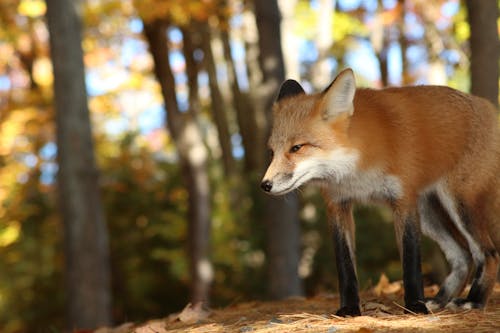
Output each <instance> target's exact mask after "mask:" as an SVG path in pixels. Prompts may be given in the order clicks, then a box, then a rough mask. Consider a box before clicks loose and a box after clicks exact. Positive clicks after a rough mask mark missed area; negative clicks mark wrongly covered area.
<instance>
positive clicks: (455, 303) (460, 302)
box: [446, 298, 484, 311]
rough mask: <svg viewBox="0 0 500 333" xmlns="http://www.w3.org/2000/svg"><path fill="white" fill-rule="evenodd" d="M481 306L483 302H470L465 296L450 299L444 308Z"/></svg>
mask: <svg viewBox="0 0 500 333" xmlns="http://www.w3.org/2000/svg"><path fill="white" fill-rule="evenodd" d="M483 307H484V304H482V303H477V302H472V301H470V300H468V299H467V298H454V299H452V300H451V302H449V303H448V304H446V308H447V309H448V310H452V311H457V310H459V309H462V310H472V309H482V308H483Z"/></svg>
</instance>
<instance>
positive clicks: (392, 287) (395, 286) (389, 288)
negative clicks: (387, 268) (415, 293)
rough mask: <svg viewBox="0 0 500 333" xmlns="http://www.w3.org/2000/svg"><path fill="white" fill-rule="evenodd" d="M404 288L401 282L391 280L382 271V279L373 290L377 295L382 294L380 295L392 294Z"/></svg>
mask: <svg viewBox="0 0 500 333" xmlns="http://www.w3.org/2000/svg"><path fill="white" fill-rule="evenodd" d="M401 289H402V286H401V282H400V281H396V282H392V283H391V282H389V279H388V278H387V276H386V275H385V274H384V273H382V275H380V279H379V281H378V283H377V285H376V286H375V287H374V288H373V292H374V293H375V295H377V296H380V295H382V294H383V295H390V294H395V293H397V292H399V291H400V290H401Z"/></svg>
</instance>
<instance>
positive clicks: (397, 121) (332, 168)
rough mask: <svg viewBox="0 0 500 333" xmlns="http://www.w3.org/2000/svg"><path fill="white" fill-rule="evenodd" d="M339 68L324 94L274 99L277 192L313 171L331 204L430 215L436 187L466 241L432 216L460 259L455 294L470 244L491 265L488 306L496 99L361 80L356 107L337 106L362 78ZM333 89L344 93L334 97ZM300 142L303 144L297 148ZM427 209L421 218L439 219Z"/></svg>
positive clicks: (496, 222) (498, 212)
mask: <svg viewBox="0 0 500 333" xmlns="http://www.w3.org/2000/svg"><path fill="white" fill-rule="evenodd" d="M340 76H341V77H342V80H343V81H345V78H347V81H348V84H337V83H336V82H333V83H332V85H331V86H330V87H329V88H328V89H327V90H326V91H325V92H323V93H317V94H312V95H306V94H298V95H295V96H291V97H287V98H284V99H282V100H279V101H277V102H276V104H275V106H274V110H273V127H272V133H271V136H270V139H269V148H270V149H271V150H272V151H273V154H274V155H273V156H274V157H273V159H272V162H271V164H270V165H269V168H268V169H267V171H266V173H265V176H264V180H267V181H270V182H272V184H273V186H272V189H271V190H270V193H271V194H276V195H278V194H284V193H286V192H289V191H292V190H294V189H296V188H297V187H299V186H301V185H303V184H304V183H306V182H309V181H311V180H315V181H316V183H320V184H321V185H322V187H323V188H324V191H323V192H324V193H325V199H326V200H327V202H329V203H330V204H337V203H340V202H342V201H346V200H348V201H351V200H355V201H378V202H380V201H382V202H387V203H389V204H391V205H392V206H393V207H397V208H398V209H399V210H411V209H414V210H419V209H420V211H421V212H422V213H423V214H425V212H424V211H423V210H422V209H425V206H421V207H420V208H418V202H419V198H420V197H421V196H423V195H426V193H436V195H437V197H438V198H439V200H440V202H441V205H442V206H443V207H444V210H445V211H446V213H447V214H448V219H449V220H450V221H451V222H452V223H450V224H451V228H454V231H453V232H454V233H455V234H460V235H461V237H463V238H464V239H465V240H466V242H467V245H466V247H465V248H464V246H463V245H460V244H458V243H456V242H455V243H454V244H453V246H449V243H450V242H454V240H455V239H456V237H455V236H454V234H453V233H452V232H451V231H450V226H447V227H446V228H442V227H441V226H440V227H439V228H435V226H432V225H426V226H424V227H423V228H422V229H423V232H424V233H429V234H430V233H433V232H436V231H438V232H442V233H446V235H444V234H443V235H442V236H443V237H439V235H438V236H436V235H434V236H433V237H432V238H433V239H435V240H436V241H437V242H438V243H439V244H440V246H441V248H443V249H445V253H446V256H447V258H448V260H454V261H455V263H452V265H451V267H452V269H454V270H460V272H459V271H455V272H452V273H450V276H451V277H449V279H448V281H449V282H448V284H449V287H450V289H452V294H453V296H454V295H456V294H457V293H459V292H460V291H461V289H462V288H463V285H465V282H466V281H465V282H464V281H457V279H458V280H460V279H466V278H467V277H464V275H467V274H464V273H463V272H464V271H467V270H468V269H472V267H467V268H464V267H461V266H462V265H468V264H469V261H468V260H467V259H463V260H461V259H459V258H458V257H459V256H463V254H464V253H470V254H471V255H472V258H473V259H474V262H475V265H476V266H478V265H483V267H484V269H483V271H482V272H480V274H479V276H477V280H478V281H479V285H480V287H481V288H484V289H485V293H486V296H485V297H483V298H482V299H480V300H479V301H478V302H479V304H472V306H475V307H482V306H484V303H485V302H486V300H487V297H488V296H489V294H490V292H491V290H492V288H493V283H494V281H495V278H496V274H497V271H498V265H499V260H500V259H499V256H498V252H497V250H498V249H499V248H500V176H499V175H500V134H499V129H498V118H497V115H496V110H495V108H494V107H493V106H492V105H491V104H490V103H489V102H487V101H486V100H484V99H482V98H479V97H474V96H471V95H468V94H465V93H462V92H459V91H457V90H454V89H451V88H448V87H441V86H417V87H403V88H387V89H383V90H372V89H356V91H355V95H354V99H353V100H352V101H350V103H352V108H351V109H348V108H340V109H339V110H335V109H332V105H336V104H335V103H333V104H332V100H334V101H337V102H338V101H340V103H341V104H342V103H344V102H345V101H343V99H342V98H343V97H342V96H347V95H348V92H347V91H348V89H349V87H348V85H349V84H351V83H353V82H354V77H353V76H352V72H351V71H344V72H342V73H341V74H340ZM351 76H352V82H350V78H351ZM337 80H338V79H337ZM334 94H336V95H335V96H336V98H335V99H332V98H330V99H329V97H331V96H333V95H334ZM339 96H340V97H339ZM344 109H345V110H344ZM294 145H302V146H301V148H300V149H299V150H298V151H297V152H291V151H290V148H291V147H292V146H294ZM461 214H462V215H461ZM429 216H430V215H429ZM429 216H426V218H423V219H421V223H423V224H432V223H439V221H437V222H436V221H433V220H432V219H430V218H429ZM464 216H465V217H467V218H468V220H467V221H464ZM396 231H397V232H398V230H396ZM453 248H455V249H457V250H456V252H452V251H453V250H452V249H453ZM443 287H446V282H445V285H443ZM450 297H451V295H450Z"/></svg>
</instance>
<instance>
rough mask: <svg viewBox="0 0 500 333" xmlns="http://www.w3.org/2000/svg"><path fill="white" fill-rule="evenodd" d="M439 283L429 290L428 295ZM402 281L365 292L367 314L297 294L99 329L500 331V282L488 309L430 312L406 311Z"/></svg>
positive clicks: (117, 332)
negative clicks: (340, 312) (351, 313)
mask: <svg viewBox="0 0 500 333" xmlns="http://www.w3.org/2000/svg"><path fill="white" fill-rule="evenodd" d="M436 291H437V287H435V286H434V287H429V288H426V295H428V296H431V295H433V294H435V293H436ZM402 296H403V291H402V288H401V282H394V283H389V282H388V281H386V280H384V279H382V280H381V282H380V283H379V284H378V285H377V286H376V287H375V288H374V289H372V290H370V291H367V292H364V293H362V295H361V302H362V304H361V306H362V309H361V310H362V313H363V316H360V317H354V318H342V317H337V316H334V315H333V314H332V313H334V311H335V310H336V309H337V308H338V306H339V298H338V296H337V295H320V296H316V297H314V298H308V299H305V298H301V299H299V298H294V299H288V300H284V301H279V302H248V303H241V304H233V305H231V306H228V307H226V308H222V309H211V310H207V309H203V308H202V307H201V306H194V307H191V306H190V305H188V306H186V308H185V309H184V310H183V311H182V312H180V313H177V314H172V315H170V316H168V317H167V318H163V319H157V320H152V321H150V322H147V323H143V324H138V325H137V324H131V323H128V324H124V325H122V326H120V327H116V328H114V329H106V328H102V329H100V330H97V331H96V333H125V332H127V333H128V332H133V333H170V332H172V333H173V332H196V333H198V332H214V333H215V332H237V333H238V332H240V333H245V332H258V333H264V332H325V333H334V332H359V333H370V332H412V333H414V332H488V333H490V332H500V284H497V285H496V286H495V290H494V294H493V296H492V297H491V299H490V301H489V303H488V306H487V308H486V309H485V310H460V311H457V312H454V311H451V310H440V311H437V312H434V313H431V314H429V315H416V314H404V308H403V306H402V304H403V301H402Z"/></svg>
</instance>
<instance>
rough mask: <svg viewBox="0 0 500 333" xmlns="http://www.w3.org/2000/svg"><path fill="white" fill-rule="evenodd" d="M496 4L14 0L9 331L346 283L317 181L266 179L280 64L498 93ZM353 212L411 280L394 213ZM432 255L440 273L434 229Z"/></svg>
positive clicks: (1, 317) (311, 79)
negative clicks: (273, 191) (276, 189)
mask: <svg viewBox="0 0 500 333" xmlns="http://www.w3.org/2000/svg"><path fill="white" fill-rule="evenodd" d="M499 4H500V2H499V1H497V0H488V1H486V0H485V1H482V0H481V1H479V0H477V1H475V0H470V1H467V2H465V1H464V2H460V1H458V0H436V1H423V0H406V1H405V0H337V1H335V0H280V1H277V0H253V1H252V0H201V1H194V0H193V1H192V0H123V1H119V0H86V1H83V0H47V2H45V1H43V0H2V1H1V2H0V203H1V204H0V330H1V331H2V332H58V331H61V330H62V329H64V328H65V327H66V328H68V327H69V328H77V327H78V328H92V327H96V326H98V325H105V324H112V323H120V322H124V321H140V320H145V319H148V318H154V317H161V316H164V315H166V314H168V313H170V312H174V311H178V310H180V309H182V308H183V307H184V305H185V304H186V303H187V302H189V301H192V302H197V301H200V300H202V301H205V302H207V304H210V306H214V307H217V306H226V305H228V304H231V303H234V302H240V301H244V300H250V299H278V298H285V297H289V296H300V295H314V294H317V293H322V292H334V291H335V290H336V288H337V287H336V272H335V265H334V253H333V250H332V245H331V240H330V236H329V225H328V221H326V217H325V212H324V207H323V205H322V203H321V199H320V198H319V197H318V193H317V191H316V190H315V189H314V188H312V187H305V188H304V189H303V190H302V191H301V192H300V195H296V194H292V195H288V196H287V197H285V198H271V197H268V196H265V195H264V194H262V193H261V192H260V190H259V186H258V184H259V183H260V178H261V176H262V172H263V170H264V168H265V166H266V163H267V159H268V155H267V154H268V153H267V149H266V137H267V135H268V131H269V125H270V123H271V119H270V107H271V105H272V103H273V100H274V98H275V95H276V93H277V90H278V87H279V85H280V83H281V82H282V81H283V80H284V79H285V78H294V79H297V80H299V81H300V82H301V83H303V85H304V86H305V87H306V89H307V90H308V91H310V92H312V91H316V90H321V89H323V88H324V87H325V86H326V85H328V84H329V82H330V80H331V79H332V78H333V77H334V76H335V73H336V72H338V71H339V70H341V69H343V68H345V67H347V66H350V67H352V68H353V69H354V72H355V74H356V79H357V82H358V84H359V85H361V86H367V87H374V88H379V87H383V86H389V85H407V84H441V85H449V86H451V87H454V88H457V89H460V90H462V91H471V90H472V92H474V93H476V94H479V95H482V96H485V97H487V98H489V99H490V100H491V101H492V102H493V103H495V104H496V105H498V65H499V62H498V61H499V59H498V58H499V55H498V49H499V42H498V34H499V30H498V8H499ZM53 87H54V88H53ZM59 199H60V200H59ZM356 217H357V248H358V274H359V278H360V283H361V286H362V287H363V288H367V287H369V286H370V285H371V284H374V283H376V281H377V280H378V278H379V276H380V274H381V273H383V272H385V273H386V274H387V275H388V276H389V277H390V278H391V279H399V278H400V277H401V269H400V266H401V265H400V262H399V257H398V252H397V248H396V245H395V241H394V231H393V226H392V223H391V216H390V213H389V212H388V211H386V210H384V209H383V208H382V209H381V208H375V207H359V208H358V209H357V211H356ZM423 259H424V267H423V269H424V273H425V274H426V277H427V279H428V281H429V282H436V281H439V280H440V279H441V278H442V276H443V274H445V272H446V264H445V262H444V261H443V259H442V256H441V254H440V252H439V250H437V248H436V247H435V246H434V245H433V244H431V243H430V242H425V243H424V247H423Z"/></svg>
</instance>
